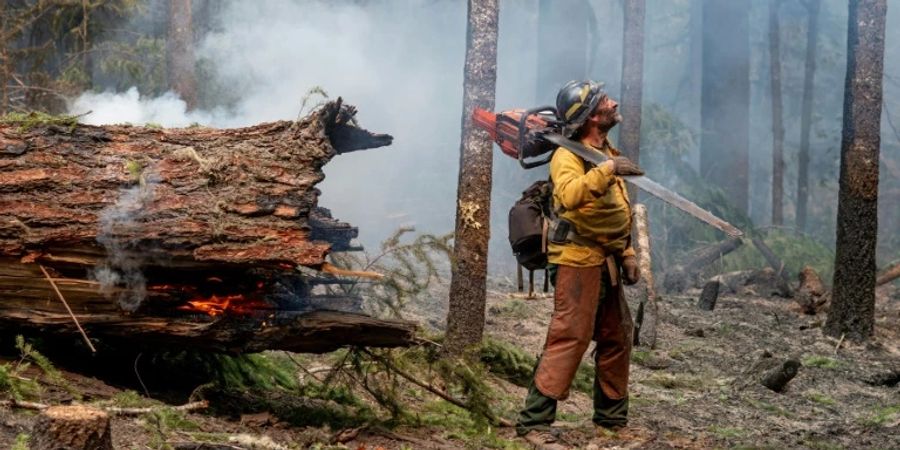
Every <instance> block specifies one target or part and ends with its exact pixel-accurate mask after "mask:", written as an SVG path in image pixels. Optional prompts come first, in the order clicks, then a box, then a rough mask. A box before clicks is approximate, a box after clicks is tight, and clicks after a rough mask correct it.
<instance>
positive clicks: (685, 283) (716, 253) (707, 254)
mask: <svg viewBox="0 0 900 450" xmlns="http://www.w3.org/2000/svg"><path fill="white" fill-rule="evenodd" d="M742 243H743V241H742V240H741V238H729V239H726V240H724V241H722V242H719V243H716V244H713V245H710V246H707V247H704V248H701V249H699V250H697V251H695V252H694V253H693V257H692V258H691V259H690V260H688V262H686V263H684V264H681V265H678V266H676V267H675V268H674V269H672V270H671V271H669V272H668V273H666V278H665V281H664V282H663V287H665V289H666V291H669V292H681V291H683V290H685V289H687V288H688V287H690V286H691V285H693V284H694V282H695V281H696V277H697V275H698V274H699V273H700V271H702V270H703V268H704V267H706V266H708V265H710V264H712V263H714V262H716V261H718V260H719V259H720V258H722V257H723V256H725V255H727V254H729V253H731V252H733V251H734V250H735V249H737V248H738V247H740V246H741V244H742Z"/></svg>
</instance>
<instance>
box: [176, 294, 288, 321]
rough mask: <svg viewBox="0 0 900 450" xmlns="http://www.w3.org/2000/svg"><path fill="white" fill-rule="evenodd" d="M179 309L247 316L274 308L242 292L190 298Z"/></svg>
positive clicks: (216, 314)
mask: <svg viewBox="0 0 900 450" xmlns="http://www.w3.org/2000/svg"><path fill="white" fill-rule="evenodd" d="M178 309H180V310H182V311H195V312H202V313H206V314H209V315H210V316H212V317H216V316H221V315H223V314H231V315H239V316H246V315H250V314H253V313H254V312H258V311H260V310H267V309H272V305H270V304H269V303H266V302H264V301H262V300H253V299H248V298H246V297H244V296H243V295H242V294H232V295H223V296H218V295H213V296H211V297H209V298H200V299H194V300H189V301H188V302H187V304H186V305H182V306H179V307H178Z"/></svg>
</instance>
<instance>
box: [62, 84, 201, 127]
mask: <svg viewBox="0 0 900 450" xmlns="http://www.w3.org/2000/svg"><path fill="white" fill-rule="evenodd" d="M69 112H70V113H72V114H76V115H82V114H85V115H84V117H82V118H81V122H82V123H86V124H90V125H107V124H121V123H130V124H133V125H146V124H158V125H163V126H166V127H187V126H189V125H192V124H195V123H202V124H208V123H215V122H217V121H218V120H219V119H217V118H216V114H214V113H209V112H206V111H190V112H188V110H187V104H186V103H185V102H184V100H182V99H181V98H179V97H178V95H177V94H175V93H173V92H167V93H165V94H163V95H162V96H160V97H156V98H146V97H141V96H140V94H139V93H138V90H137V88H136V87H132V88H130V89H128V90H127V91H125V92H122V93H115V92H85V93H84V94H81V95H80V96H79V97H78V98H76V99H75V100H73V101H72V103H71V105H69Z"/></svg>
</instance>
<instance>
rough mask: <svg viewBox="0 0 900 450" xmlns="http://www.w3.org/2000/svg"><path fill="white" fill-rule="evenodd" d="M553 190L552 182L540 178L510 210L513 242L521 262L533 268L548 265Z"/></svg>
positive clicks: (514, 250)
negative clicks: (548, 233)
mask: <svg viewBox="0 0 900 450" xmlns="http://www.w3.org/2000/svg"><path fill="white" fill-rule="evenodd" d="M552 193H553V184H551V183H550V181H548V180H540V181H536V182H534V183H533V184H532V185H531V186H529V187H528V189H525V191H523V192H522V197H521V198H519V200H517V201H516V203H515V204H513V206H512V208H510V210H509V245H510V246H511V247H512V251H513V254H514V255H515V256H516V261H517V262H518V263H519V265H521V266H522V267H524V268H526V269H528V270H531V271H534V270H539V269H545V268H546V267H547V230H548V227H549V224H550V220H551V201H552Z"/></svg>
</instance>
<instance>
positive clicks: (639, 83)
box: [619, 0, 644, 204]
mask: <svg viewBox="0 0 900 450" xmlns="http://www.w3.org/2000/svg"><path fill="white" fill-rule="evenodd" d="M643 82H644V0H625V26H624V31H623V37H622V99H621V101H622V125H621V129H620V130H619V145H620V148H621V149H622V151H623V152H624V153H625V156H627V157H628V158H629V159H631V160H632V161H634V162H635V163H640V159H641V158H640V156H641V101H642V100H641V99H642V95H643V94H642V93H643ZM637 195H638V190H637V189H634V190H632V191H631V202H632V204H634V203H635V202H636V200H637Z"/></svg>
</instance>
